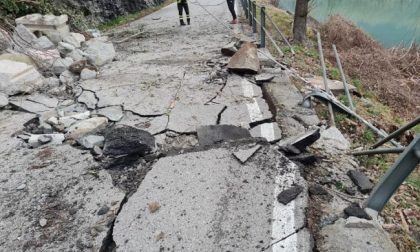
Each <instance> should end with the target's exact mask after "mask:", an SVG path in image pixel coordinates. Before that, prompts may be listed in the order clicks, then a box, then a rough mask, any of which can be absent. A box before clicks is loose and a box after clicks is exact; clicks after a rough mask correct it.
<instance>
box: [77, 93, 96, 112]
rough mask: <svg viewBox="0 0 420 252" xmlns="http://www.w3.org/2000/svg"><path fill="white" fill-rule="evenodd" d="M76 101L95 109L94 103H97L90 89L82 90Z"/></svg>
mask: <svg viewBox="0 0 420 252" xmlns="http://www.w3.org/2000/svg"><path fill="white" fill-rule="evenodd" d="M77 101H78V102H81V103H83V104H85V105H86V106H87V107H88V108H89V109H95V108H96V104H97V103H98V100H97V99H96V96H95V93H93V92H91V91H83V93H82V94H81V95H80V96H79V97H78V98H77Z"/></svg>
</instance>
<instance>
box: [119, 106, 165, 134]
mask: <svg viewBox="0 0 420 252" xmlns="http://www.w3.org/2000/svg"><path fill="white" fill-rule="evenodd" d="M168 121H169V117H168V116H167V115H163V116H157V117H140V116H138V115H135V114H133V113H132V112H130V111H126V112H125V115H124V117H123V118H122V119H121V120H120V121H119V122H118V123H117V124H122V125H127V126H131V127H135V128H138V129H142V130H145V131H147V132H149V133H150V134H152V135H155V134H158V133H161V132H163V131H165V130H166V126H167V125H168Z"/></svg>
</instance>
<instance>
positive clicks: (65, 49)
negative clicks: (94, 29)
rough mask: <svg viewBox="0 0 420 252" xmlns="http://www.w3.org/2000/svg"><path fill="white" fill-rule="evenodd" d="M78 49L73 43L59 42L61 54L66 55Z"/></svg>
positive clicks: (58, 47) (58, 48)
mask: <svg viewBox="0 0 420 252" xmlns="http://www.w3.org/2000/svg"><path fill="white" fill-rule="evenodd" d="M75 49H76V47H74V46H73V45H71V44H69V43H65V42H59V43H58V46H57V50H58V51H59V52H60V54H61V56H63V57H66V56H67V54H69V53H71V52H73V51H74V50H75Z"/></svg>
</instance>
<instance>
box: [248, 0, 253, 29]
mask: <svg viewBox="0 0 420 252" xmlns="http://www.w3.org/2000/svg"><path fill="white" fill-rule="evenodd" d="M248 12H249V13H248V15H249V25H252V20H253V18H254V17H253V16H252V1H251V0H248Z"/></svg>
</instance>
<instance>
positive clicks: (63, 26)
mask: <svg viewBox="0 0 420 252" xmlns="http://www.w3.org/2000/svg"><path fill="white" fill-rule="evenodd" d="M15 21H16V24H18V25H19V24H22V25H24V26H25V27H27V28H28V29H29V30H30V31H31V32H38V33H40V34H44V35H46V36H47V37H48V38H49V39H50V40H51V41H52V42H54V43H55V44H57V43H58V42H60V41H62V39H63V37H64V36H65V35H67V34H68V33H69V32H70V28H69V26H68V25H67V21H68V16H67V15H61V16H54V15H41V14H39V13H35V14H30V15H26V16H23V17H20V18H18V19H16V20H15Z"/></svg>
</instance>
